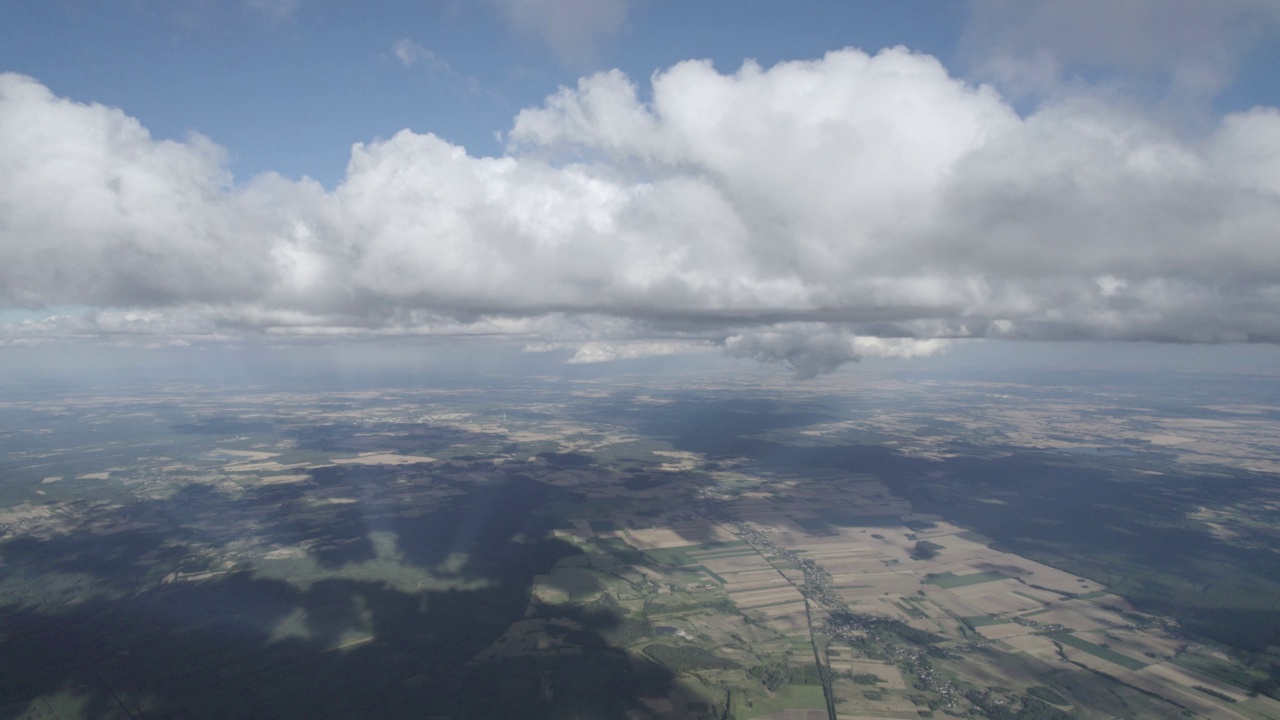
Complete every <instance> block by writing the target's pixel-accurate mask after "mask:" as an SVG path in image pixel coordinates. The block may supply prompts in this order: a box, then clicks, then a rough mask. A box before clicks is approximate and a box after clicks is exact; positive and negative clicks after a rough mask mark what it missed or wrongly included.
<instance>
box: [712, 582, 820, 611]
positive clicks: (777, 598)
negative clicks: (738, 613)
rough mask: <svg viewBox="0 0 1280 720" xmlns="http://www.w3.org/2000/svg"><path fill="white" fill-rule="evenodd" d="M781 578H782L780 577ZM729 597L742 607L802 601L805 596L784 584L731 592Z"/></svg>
mask: <svg viewBox="0 0 1280 720" xmlns="http://www.w3.org/2000/svg"><path fill="white" fill-rule="evenodd" d="M779 579H780V580H781V578H779ZM729 599H730V600H732V601H733V604H735V605H737V606H738V607H740V608H749V607H757V606H760V605H772V604H773V603H779V602H784V601H788V600H795V601H802V600H803V599H804V596H803V595H801V594H800V591H799V590H796V589H795V588H793V587H791V586H790V585H784V586H782V587H776V588H767V589H764V590H751V591H748V592H730V593H729Z"/></svg>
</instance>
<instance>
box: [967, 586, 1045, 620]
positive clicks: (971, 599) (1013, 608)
mask: <svg viewBox="0 0 1280 720" xmlns="http://www.w3.org/2000/svg"><path fill="white" fill-rule="evenodd" d="M990 586H996V587H994V588H992V590H994V592H992V591H988V592H986V593H981V594H979V593H976V592H975V593H967V592H963V591H965V590H974V589H977V588H984V587H990ZM1020 589H1021V588H1017V587H1013V588H1011V587H1010V583H1009V582H1008V581H1000V582H990V583H982V584H980V585H969V586H967V587H961V588H952V589H951V592H952V593H953V594H954V595H955V596H956V597H958V598H960V600H961V601H962V602H964V603H965V604H966V605H968V606H970V607H973V608H976V609H977V610H978V612H977V614H978V615H996V614H998V613H1018V612H1022V611H1024V610H1034V609H1038V608H1041V607H1044V603H1041V602H1038V601H1036V600H1032V599H1030V598H1025V597H1022V596H1021V595H1015V594H1013V592H1012V590H1020ZM1037 617H1039V616H1037Z"/></svg>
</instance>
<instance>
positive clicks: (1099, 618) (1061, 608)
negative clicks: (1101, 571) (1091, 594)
mask: <svg viewBox="0 0 1280 720" xmlns="http://www.w3.org/2000/svg"><path fill="white" fill-rule="evenodd" d="M1049 607H1050V610H1049V612H1047V613H1043V614H1040V615H1036V616H1035V617H1033V618H1031V619H1032V620H1035V621H1036V622H1038V623H1042V624H1045V625H1048V624H1050V623H1057V624H1059V625H1062V626H1065V627H1069V628H1071V629H1073V630H1079V631H1083V632H1088V631H1090V630H1110V629H1112V628H1120V627H1124V626H1126V625H1128V624H1129V621H1128V620H1126V619H1125V618H1124V617H1122V616H1120V615H1117V614H1115V613H1113V612H1108V611H1107V610H1104V609H1103V608H1100V607H1098V606H1097V605H1093V604H1091V603H1089V602H1088V601H1085V600H1069V601H1067V602H1064V603H1054V604H1053V605H1050V606H1049Z"/></svg>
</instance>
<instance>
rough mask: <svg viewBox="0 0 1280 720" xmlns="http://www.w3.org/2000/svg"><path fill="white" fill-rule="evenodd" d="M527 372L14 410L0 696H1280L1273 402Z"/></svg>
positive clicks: (1067, 712) (1217, 706)
mask: <svg viewBox="0 0 1280 720" xmlns="http://www.w3.org/2000/svg"><path fill="white" fill-rule="evenodd" d="M509 382H510V384H509V385H508V386H502V387H499V388H498V389H493V387H492V384H489V385H486V386H485V387H486V389H484V390H480V389H472V388H468V387H455V386H449V387H441V388H430V387H427V388H423V387H408V388H405V387H390V388H388V387H377V388H370V389H357V390H352V389H349V388H317V389H314V390H308V391H302V390H298V391H291V392H284V391H281V392H279V393H274V394H267V395H264V394H261V393H259V392H256V391H252V390H249V389H246V390H244V391H242V392H241V391H236V390H226V389H212V388H200V387H182V388H172V389H158V388H149V389H138V390H135V391H131V392H129V393H124V392H122V391H119V390H116V391H112V392H103V393H101V394H76V395H54V396H50V397H35V398H31V397H25V398H20V399H11V400H8V401H6V402H4V403H3V405H2V406H0V417H2V418H3V420H4V424H3V426H4V427H7V428H27V430H20V431H8V432H6V433H4V434H3V435H0V441H2V442H3V443H5V445H4V450H5V453H4V458H5V459H4V466H3V472H4V483H3V485H0V533H2V536H0V572H2V573H3V574H0V664H3V667H0V670H2V671H3V672H0V718H9V717H11V718H36V717H48V718H67V719H68V720H70V719H71V718H80V717H118V718H133V719H134V720H140V719H141V718H153V717H154V718H160V717H230V716H244V717H249V716H252V717H295V716H308V717H325V716H329V717H344V718H359V717H374V716H377V717H420V716H422V714H423V713H424V712H425V713H426V714H427V715H430V716H434V717H447V718H475V717H494V718H501V717H517V716H518V717H530V718H537V717H547V718H552V717H564V716H571V715H575V714H577V715H583V716H598V717H654V718H664V719H668V720H670V719H675V718H700V717H706V718H723V717H735V718H790V717H815V718H817V717H821V718H830V717H833V716H834V717H836V718H907V717H920V716H922V714H925V715H926V716H927V714H929V713H932V714H933V716H934V717H937V716H939V715H942V714H948V713H949V714H953V715H961V716H964V715H969V716H990V715H993V714H996V713H1000V712H1004V710H1002V708H1003V709H1008V710H1009V711H1010V712H1016V713H1022V715H1018V716H1019V717H1064V718H1065V717H1072V716H1074V717H1091V716H1119V717H1167V718H1181V717H1184V716H1185V715H1186V713H1193V714H1196V715H1199V716H1204V717H1224V718H1249V719H1254V718H1256V719H1259V720H1260V719H1262V718H1267V717H1280V701H1277V700H1275V699H1274V698H1273V697H1271V695H1274V694H1275V692H1274V688H1275V683H1276V681H1277V677H1278V676H1280V671H1278V670H1277V668H1276V666H1275V665H1274V664H1269V661H1268V659H1267V658H1268V655H1267V652H1268V649H1267V648H1268V645H1267V643H1271V644H1272V645H1274V644H1275V643H1274V641H1273V640H1271V639H1268V638H1267V637H1265V633H1266V632H1267V631H1268V630H1267V628H1274V627H1275V626H1276V624H1269V623H1270V622H1271V621H1272V620H1273V619H1274V618H1275V613H1274V610H1269V609H1268V603H1273V601H1274V597H1275V596H1276V593H1275V592H1273V591H1274V590H1277V588H1275V583H1274V582H1273V581H1272V580H1268V579H1267V578H1274V577H1280V575H1275V574H1270V572H1271V570H1273V569H1274V568H1275V562H1276V561H1274V560H1272V559H1271V556H1272V555H1274V553H1272V552H1271V551H1270V550H1269V549H1268V548H1270V547H1271V545H1268V543H1271V542H1272V541H1273V539H1274V534H1273V528H1272V527H1271V526H1269V525H1267V519H1266V516H1265V515H1264V514H1260V513H1259V511H1258V510H1257V508H1258V507H1263V506H1266V504H1267V503H1274V502H1276V501H1275V498H1274V484H1273V480H1274V476H1270V475H1265V474H1259V473H1265V472H1268V470H1267V469H1266V468H1264V467H1262V466H1261V465H1259V463H1260V462H1262V461H1261V460H1259V459H1258V456H1259V451H1257V450H1256V448H1254V449H1250V450H1248V451H1247V452H1246V451H1245V450H1244V449H1241V450H1240V454H1241V457H1242V458H1244V459H1242V460H1232V459H1231V457H1229V456H1230V452H1229V448H1230V447H1237V446H1238V447H1240V448H1244V447H1245V446H1249V447H1250V448H1253V446H1252V445H1249V443H1251V442H1255V441H1256V439H1257V438H1258V437H1260V435H1259V433H1260V432H1261V431H1260V430H1259V429H1258V427H1256V426H1255V425H1256V423H1258V422H1262V420H1259V419H1258V418H1259V416H1258V415H1257V414H1256V413H1255V414H1254V415H1250V416H1249V418H1250V419H1249V420H1248V422H1247V423H1244V424H1243V425H1242V427H1243V429H1242V432H1241V433H1240V434H1239V435H1236V436H1231V437H1230V438H1226V437H1224V429H1223V426H1222V425H1215V426H1212V427H1209V426H1202V425H1194V424H1192V425H1188V424H1185V423H1184V424H1177V423H1172V421H1171V420H1170V418H1169V417H1168V416H1167V415H1159V414H1152V413H1154V411H1153V410H1148V411H1145V412H1146V414H1144V415H1142V419H1140V420H1136V419H1135V420H1132V421H1131V422H1128V423H1127V424H1126V423H1124V422H1111V421H1109V423H1110V425H1109V429H1108V430H1107V433H1109V434H1110V435H1112V436H1117V437H1130V436H1131V435H1132V436H1133V437H1135V438H1136V437H1138V436H1142V437H1147V438H1148V440H1150V438H1156V439H1159V438H1158V437H1157V435H1156V432H1157V430H1159V431H1160V432H1166V433H1167V432H1172V430H1171V428H1176V429H1177V431H1178V432H1179V433H1182V435H1179V437H1184V436H1185V437H1189V438H1192V439H1193V440H1194V438H1199V437H1201V436H1202V435H1204V434H1205V433H1213V434H1214V435H1213V436H1214V437H1216V438H1217V441H1216V442H1218V443H1219V444H1217V445H1215V444H1213V442H1211V441H1210V440H1209V439H1208V438H1207V436H1205V439H1203V440H1195V441H1194V443H1192V444H1194V445H1195V448H1196V452H1195V453H1194V454H1192V455H1188V454H1187V453H1186V452H1185V449H1186V448H1185V446H1186V443H1182V444H1179V445H1177V446H1176V447H1178V448H1181V449H1180V450H1179V451H1178V452H1177V453H1174V454H1163V453H1165V451H1164V450H1162V449H1161V448H1167V447H1174V446H1173V445H1169V444H1168V443H1165V444H1160V443H1156V442H1155V441H1154V440H1151V442H1152V443H1153V445H1152V447H1153V448H1155V449H1153V450H1150V451H1149V452H1146V453H1145V454H1134V455H1103V456H1093V455H1090V456H1082V457H1076V456H1064V455H1062V454H1060V453H1054V452H1052V450H1056V449H1059V448H1060V447H1066V448H1068V449H1070V448H1071V447H1076V446H1091V445H1090V443H1094V444H1096V443H1097V442H1100V440H1099V439H1098V435H1097V434H1096V433H1097V432H1100V431H1097V430H1090V429H1089V428H1090V427H1091V426H1089V425H1088V423H1087V421H1086V418H1087V417H1088V416H1089V412H1088V411H1087V408H1088V407H1089V406H1088V405H1082V404H1081V403H1082V402H1083V401H1080V400H1075V401H1073V402H1075V403H1076V404H1075V405H1071V406H1070V408H1068V406H1067V403H1066V401H1064V400H1062V399H1061V398H1058V397H1056V396H1054V397H1040V398H1039V400H1038V403H1037V404H1034V405H1030V404H1029V405H1028V406H1029V407H1038V408H1040V410H1038V411H1037V412H1039V413H1040V414H1039V415H1036V414H1035V413H1033V412H1032V410H1019V411H1017V412H1014V411H1012V410H1010V409H1009V408H1007V407H1006V406H1005V405H1004V404H1002V403H1001V402H992V401H982V400H980V398H979V397H978V395H980V394H981V393H980V391H983V389H984V388H985V390H990V387H988V386H975V385H973V384H968V383H953V384H951V385H949V386H942V385H939V384H937V383H935V382H934V381H927V382H925V381H920V380H918V379H917V380H914V381H912V382H911V383H907V382H906V381H903V380H895V379H893V378H887V379H886V378H879V379H878V380H877V381H876V382H875V383H873V384H868V385H866V386H857V387H853V388H849V387H844V388H841V387H832V386H821V385H819V386H816V387H810V386H806V387H807V388H808V389H806V390H804V391H803V392H800V391H798V390H796V389H795V388H794V387H789V388H788V391H789V393H790V394H789V395H787V396H786V399H785V400H779V399H778V397H777V396H776V395H770V394H769V393H771V392H772V391H773V389H771V388H768V387H762V388H758V389H757V392H758V393H761V394H760V395H759V396H753V395H750V394H749V393H748V394H744V392H743V391H742V390H741V389H740V388H739V389H733V390H732V391H730V390H727V389H725V388H722V387H720V386H718V385H716V384H715V383H710V382H708V383H706V384H703V385H699V384H695V385H687V384H686V385H681V386H678V387H670V386H667V385H664V384H662V383H659V382H657V381H645V382H641V381H638V380H637V381H635V383H634V384H631V385H623V386H617V385H616V384H608V383H603V382H601V383H596V382H575V383H557V382H553V381H545V380H539V381H533V380H530V381H520V382H517V381H514V380H512V381H509ZM815 382H817V383H821V382H828V381H825V380H823V381H815ZM929 383H933V384H929ZM922 387H927V388H928V389H929V392H928V393H925V394H913V393H920V389H921V388H922ZM1036 387H1039V386H1035V387H1031V386H1028V387H1027V388H1025V389H1023V390H1018V389H1017V388H1011V387H1006V386H1002V389H1003V390H1005V391H1008V392H1025V393H1027V394H1034V393H1037V392H1040V391H1039V390H1037V389H1035V388H1036ZM1005 394H1007V392H1006V393H1005ZM832 398H842V401H841V402H844V403H846V404H848V405H850V406H854V405H856V406H857V408H858V409H857V411H856V412H855V411H850V410H847V409H841V408H840V407H836V405H837V404H836V403H835V402H834V401H833V400H832ZM855 399H856V402H855ZM960 406H967V407H970V408H972V409H971V410H969V411H968V412H967V414H965V415H964V417H963V418H960V417H958V415H957V413H958V410H957V408H958V407H960ZM495 407H501V408H502V411H501V414H498V413H496V412H495V411H494V408H495ZM1071 408H1073V409H1071ZM1219 412H1226V411H1225V410H1224V411H1219ZM1114 414H1115V412H1113V415H1114ZM1048 416H1052V417H1053V418H1055V422H1059V423H1060V424H1062V425H1063V426H1064V427H1067V426H1070V427H1072V428H1074V429H1073V432H1075V433H1076V435H1075V437H1076V438H1077V440H1076V441H1075V443H1074V444H1073V443H1072V442H1068V441H1067V440H1063V439H1056V440H1052V444H1050V445H1048V446H1045V443H1047V442H1049V440H1047V439H1046V438H1045V435H1044V430H1043V429H1042V428H1043V424H1044V423H1045V422H1048V421H1047V420H1046V419H1045V418H1046V417H1048ZM1262 417H1264V418H1265V417H1269V416H1267V415H1265V414H1264V415H1263V416H1262ZM927 418H933V420H928V421H926V419H927ZM1073 418H1074V419H1073ZM962 420H963V422H962ZM1241 422H1244V421H1241ZM1072 423H1075V424H1072ZM1250 423H1253V424H1250ZM926 427H928V428H932V429H931V430H929V432H924V431H923V430H922V428H926ZM1038 428H1040V429H1038ZM1141 428H1146V429H1145V430H1143V429H1141ZM997 429H998V432H997ZM1090 433H1094V434H1090ZM1142 433H1146V435H1142ZM1193 436H1194V437H1193ZM1160 437H1163V436H1160ZM982 438H985V440H984V441H983V442H985V444H982V443H980V442H978V441H979V440H980V439H982ZM1166 440H1167V438H1166ZM1189 442H1190V440H1189ZM1196 443H1199V444H1196ZM1232 443H1235V445H1232ZM1018 448H1022V449H1018ZM1046 448H1048V449H1046ZM1214 453H1217V454H1214ZM1210 459H1215V462H1217V463H1218V464H1213V465H1212V468H1213V473H1214V474H1213V475H1212V476H1211V477H1210V476H1205V477H1201V476H1199V475H1197V474H1196V472H1197V471H1199V470H1202V469H1203V468H1205V467H1208V466H1209V465H1207V463H1208V462H1209V460H1210ZM1189 468H1190V469H1189ZM1149 473H1159V474H1149ZM1068 479H1069V480H1070V481H1071V482H1068ZM1210 483H1212V486H1213V487H1212V489H1213V492H1214V493H1219V495H1212V493H1210V491H1209V489H1207V488H1208V485H1209V484H1210ZM1268 483H1272V484H1268ZM1268 488H1271V489H1268ZM1223 493H1225V494H1223ZM1268 493H1270V494H1268ZM1212 497H1218V498H1227V500H1225V501H1224V500H1221V499H1218V500H1214V499H1212ZM1237 507H1239V508H1244V509H1240V510H1236V509H1234V508H1237ZM1148 534H1154V535H1153V537H1154V539H1152V540H1148V539H1147V538H1148ZM1224 538H1227V539H1224ZM1156 543H1160V544H1164V545H1169V547H1173V548H1177V549H1178V552H1179V553H1180V555H1179V556H1178V557H1179V558H1185V559H1179V560H1177V561H1175V560H1174V559H1172V558H1166V557H1165V556H1164V555H1162V554H1161V553H1160V552H1157V550H1160V549H1161V548H1159V547H1156ZM1215 563H1217V564H1215ZM1224 563H1225V565H1224ZM1184 565H1185V566H1186V567H1184ZM1188 568H1190V569H1188ZM1224 568H1225V569H1224ZM1192 570H1194V575H1195V576H1196V577H1197V578H1198V579H1197V580H1196V584H1194V585H1193V584H1191V583H1192V580H1191V576H1192V575H1193V572H1192ZM1228 571H1230V572H1231V573H1236V572H1238V573H1240V574H1238V575H1228ZM1268 593H1270V594H1268ZM1268 613H1270V614H1268ZM1249 623H1255V624H1253V625H1249ZM1245 627H1252V628H1255V629H1256V630H1255V631H1253V632H1249V633H1244V635H1246V636H1241V634H1242V633H1243V632H1244V631H1243V628H1245ZM1260 634H1261V635H1262V636H1261V637H1260V636H1259V635H1260ZM495 690H496V691H495ZM1046 698H1047V699H1048V700H1046ZM1054 713H1057V714H1056V715H1055V714H1054ZM1004 716H1005V715H1002V717H1004Z"/></svg>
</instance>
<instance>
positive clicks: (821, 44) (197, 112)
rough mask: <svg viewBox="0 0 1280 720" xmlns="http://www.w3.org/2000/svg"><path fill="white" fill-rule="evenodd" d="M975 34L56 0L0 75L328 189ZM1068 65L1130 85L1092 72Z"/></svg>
mask: <svg viewBox="0 0 1280 720" xmlns="http://www.w3.org/2000/svg"><path fill="white" fill-rule="evenodd" d="M970 22H971V13H970V7H969V5H968V4H967V3H965V2H961V1H959V0H894V1H892V2H887V1H886V2H818V1H815V0H800V1H797V2H786V3H782V2H762V1H757V0H750V1H747V2H742V1H741V0H739V1H735V2H725V1H723V0H701V1H699V2H676V1H675V0H642V1H641V2H634V3H630V4H629V5H628V7H627V8H626V14H625V19H624V20H623V21H622V22H621V24H620V27H618V29H617V31H616V32H613V31H608V32H604V33H602V34H601V35H600V36H599V38H598V41H597V42H595V43H593V47H594V49H593V50H589V51H586V52H585V53H584V54H583V55H582V57H573V58H564V57H562V56H561V55H562V54H561V53H558V52H557V49H556V48H555V47H553V46H552V45H551V44H549V43H548V42H545V41H543V40H542V39H540V38H539V37H538V35H537V34H536V33H535V32H529V31H527V30H526V29H522V28H521V27H519V26H516V25H515V24H514V23H513V22H512V21H510V20H509V19H508V18H507V17H506V16H505V15H504V13H503V11H502V10H501V9H500V8H499V7H498V6H497V4H495V3H485V2H456V1H455V2H446V1H434V0H385V1H383V2H378V3H376V4H373V5H370V4H366V3H355V2H340V1H335V0H297V1H296V2H288V1H287V0H262V1H261V2H251V1H250V2H236V1H234V0H228V1H226V2H212V1H209V0H167V1H153V0H132V1H130V2H107V1H102V0H98V1H93V0H89V1H81V0H55V1H51V2H29V3H6V4H4V6H3V8H0V69H3V70H6V71H13V72H19V73H24V74H28V75H31V76H33V77H35V78H36V79H38V80H40V81H41V82H42V83H44V84H46V85H47V86H49V87H50V88H51V89H52V90H53V91H54V92H55V93H57V94H59V95H64V96H67V97H70V98H73V99H76V100H79V101H82V102H100V103H103V104H106V105H111V106H114V107H120V108H123V109H124V110H125V111H126V112H128V113H129V114H130V115H133V116H134V117H137V118H138V119H140V120H141V121H142V122H143V124H144V125H146V126H147V127H148V128H149V129H150V130H151V131H152V133H153V134H154V135H156V136H157V137H161V138H181V137H183V136H184V135H185V134H186V133H187V132H188V131H190V130H193V129H194V130H198V131H199V132H201V133H203V134H205V135H207V136H209V137H210V138H212V139H213V140H215V141H216V142H218V143H219V144H220V145H222V146H223V147H224V148H226V149H228V150H229V151H230V152H231V153H232V156H233V162H232V165H231V166H232V168H233V170H234V171H235V172H236V174H237V176H238V177H244V176H248V175H253V174H256V173H259V172H263V171H266V170H274V171H276V172H280V173H282V174H285V175H288V176H290V177H297V176H300V175H303V174H306V175H310V176H312V177H314V178H316V179H319V180H321V181H322V182H324V183H325V184H326V185H332V184H333V183H335V182H337V181H338V180H339V179H340V177H341V174H342V169H343V168H344V167H345V165H346V161H347V149H348V146H349V145H350V144H351V143H354V142H360V141H366V140H372V139H374V138H376V137H386V136H389V135H391V134H393V133H394V132H396V131H397V130H400V129H402V128H410V129H413V130H415V131H418V132H433V133H435V134H437V135H439V136H441V137H443V138H446V139H448V140H450V141H452V142H455V143H458V144H462V145H465V146H466V147H467V148H468V149H469V150H470V151H471V152H472V153H473V154H484V155H492V154H498V153H501V152H502V149H503V148H502V144H501V143H500V142H499V141H498V140H496V139H495V138H494V133H495V132H505V131H506V130H508V129H509V128H510V126H511V121H512V118H513V117H514V116H515V114H516V113H517V112H518V111H519V110H520V109H521V108H525V107H529V106H531V105H535V104H537V103H538V102H539V101H540V100H541V99H542V98H543V97H544V96H546V95H547V94H549V93H551V92H552V91H554V90H555V88H556V87H557V86H558V85H572V84H573V83H574V82H576V80H577V78H578V77H579V76H580V75H582V74H584V73H587V72H591V71H596V70H601V69H606V68H614V67H616V68H620V69H622V70H623V71H625V72H626V73H628V74H629V75H631V76H632V77H636V78H644V77H647V76H648V75H649V74H650V73H652V72H654V71H655V70H658V69H662V68H667V67H669V66H671V65H673V64H675V63H677V62H679V61H681V60H685V59H695V58H707V59H710V60H712V61H714V63H715V65H716V67H717V68H719V69H721V70H722V71H732V70H734V69H736V68H737V67H738V66H739V65H740V64H741V63H742V61H743V60H744V59H745V58H754V59H756V60H758V61H759V62H760V63H762V64H764V65H766V66H768V65H772V64H774V63H776V62H778V61H781V60H791V59H806V58H815V57H819V56H821V55H822V54H823V53H824V52H826V51H828V50H836V49H840V48H843V47H847V46H853V47H859V48H862V49H864V50H867V51H870V52H874V51H876V50H878V49H880V48H883V47H889V46H894V45H899V44H901V45H906V46H907V47H909V48H911V49H913V50H916V51H919V52H924V53H928V54H930V55H933V56H935V57H937V58H939V59H940V60H942V61H943V62H944V63H945V64H946V65H947V66H948V67H949V68H951V69H952V71H953V72H954V73H956V74H958V75H961V76H966V75H969V76H974V75H975V73H973V64H974V63H973V62H972V60H973V58H972V53H969V56H965V55H964V54H962V53H961V43H962V39H963V38H964V36H965V33H966V31H967V30H968V29H969V23H970ZM405 40H407V41H410V42H412V43H415V44H416V45H418V46H419V47H421V48H424V49H426V50H428V51H430V52H431V53H433V54H434V56H435V57H436V58H437V59H438V60H439V61H442V62H443V63H445V64H447V67H445V65H440V64H432V63H418V64H416V66H415V67H404V66H403V65H402V64H401V63H400V62H398V61H397V60H396V58H395V56H394V53H393V52H392V47H393V45H394V44H395V43H396V42H400V41H405ZM1075 69H1076V70H1077V71H1079V72H1081V73H1086V74H1089V75H1091V76H1092V77H1094V78H1103V79H1105V78H1106V77H1108V75H1119V74H1120V73H1119V72H1118V70H1117V68H1114V67H1106V66H1103V67H1096V66H1091V65H1090V64H1089V63H1087V62H1077V63H1076V68H1075ZM1277 76H1280V43H1273V44H1267V43H1258V44H1257V47H1254V48H1252V49H1250V51H1249V52H1248V53H1247V54H1246V55H1245V57H1244V58H1242V61H1241V63H1240V67H1239V69H1238V71H1237V74H1236V76H1235V77H1234V78H1233V80H1232V82H1231V83H1229V85H1228V86H1227V87H1226V88H1224V89H1223V91H1222V92H1221V93H1220V94H1218V95H1216V96H1215V97H1214V98H1213V100H1214V104H1215V107H1216V108H1217V109H1218V110H1231V109H1241V108H1247V107H1250V106H1253V105H1258V104H1264V105H1276V104H1278V103H1280V84H1277V83H1276V82H1275V81H1274V78H1275V77H1277ZM978 79H986V78H982V77H980V76H979V77H978Z"/></svg>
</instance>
